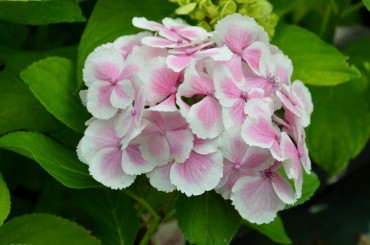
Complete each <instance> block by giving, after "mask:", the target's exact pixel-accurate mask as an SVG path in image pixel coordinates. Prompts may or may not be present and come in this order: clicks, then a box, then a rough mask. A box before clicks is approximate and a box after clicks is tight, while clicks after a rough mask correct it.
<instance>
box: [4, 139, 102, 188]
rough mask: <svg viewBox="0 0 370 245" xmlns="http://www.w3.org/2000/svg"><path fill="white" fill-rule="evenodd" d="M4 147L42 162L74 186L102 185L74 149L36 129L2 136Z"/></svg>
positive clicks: (60, 179) (68, 184) (57, 177)
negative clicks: (96, 180)
mask: <svg viewBox="0 0 370 245" xmlns="http://www.w3.org/2000/svg"><path fill="white" fill-rule="evenodd" d="M0 147H1V148H4V149H8V150H11V151H14V152H17V153H19V154H21V155H24V156H26V157H29V158H31V159H33V160H35V161H36V162H38V163H39V164H40V165H41V166H42V167H43V168H44V169H45V170H46V171H47V172H48V173H49V174H50V175H52V176H53V177H54V178H55V179H57V180H58V181H59V182H61V183H62V184H63V185H65V186H67V187H70V188H78V189H80V188H89V187H98V186H99V184H98V183H97V182H95V181H94V180H93V179H92V177H91V176H90V175H89V173H88V170H87V166H86V165H85V164H83V163H81V162H80V161H79V160H78V159H77V155H76V153H75V152H74V151H72V150H70V149H68V148H67V147H65V146H63V145H61V144H60V143H58V142H56V141H54V140H53V139H51V138H49V137H47V136H45V135H43V134H40V133H36V132H15V133H10V134H7V135H5V136H3V137H1V138H0Z"/></svg>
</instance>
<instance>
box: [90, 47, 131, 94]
mask: <svg viewBox="0 0 370 245" xmlns="http://www.w3.org/2000/svg"><path fill="white" fill-rule="evenodd" d="M123 66H124V59H123V57H122V55H121V54H120V53H119V52H118V51H116V50H115V49H114V47H113V44H111V43H109V44H104V45H102V46H99V47H98V48H96V49H95V50H94V51H93V52H92V53H90V55H89V56H88V57H87V58H86V61H85V66H84V69H83V80H84V81H85V84H86V86H87V87H90V86H91V85H92V83H94V82H96V81H106V82H113V81H116V80H117V78H118V77H119V75H120V73H121V70H122V67H123Z"/></svg>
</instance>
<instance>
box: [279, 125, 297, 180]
mask: <svg viewBox="0 0 370 245" xmlns="http://www.w3.org/2000/svg"><path fill="white" fill-rule="evenodd" d="M280 146H281V154H282V156H283V158H285V159H286V160H285V161H284V168H285V171H286V173H287V175H288V177H289V178H293V179H297V178H298V172H299V169H300V168H301V161H300V159H299V156H298V151H297V148H296V147H295V145H294V144H293V142H292V140H291V139H290V138H289V136H288V135H287V134H286V133H285V132H282V133H281V145H280Z"/></svg>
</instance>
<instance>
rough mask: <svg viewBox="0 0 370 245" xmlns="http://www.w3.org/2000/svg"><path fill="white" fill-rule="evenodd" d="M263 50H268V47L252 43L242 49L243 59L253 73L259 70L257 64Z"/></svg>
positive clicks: (261, 43)
mask: <svg viewBox="0 0 370 245" xmlns="http://www.w3.org/2000/svg"><path fill="white" fill-rule="evenodd" d="M264 50H268V46H267V45H266V44H265V43H263V42H254V43H252V44H251V45H250V46H249V47H248V48H246V49H244V51H243V59H244V60H245V61H246V62H247V63H248V65H249V67H250V68H251V69H252V70H253V71H258V70H259V63H260V59H261V56H262V53H263V52H264Z"/></svg>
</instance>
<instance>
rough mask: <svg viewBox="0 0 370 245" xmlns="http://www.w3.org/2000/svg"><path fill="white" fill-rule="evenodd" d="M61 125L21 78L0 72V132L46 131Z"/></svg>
mask: <svg viewBox="0 0 370 245" xmlns="http://www.w3.org/2000/svg"><path fill="white" fill-rule="evenodd" d="M61 126H62V125H61V124H60V123H59V122H58V121H57V120H55V118H54V117H53V116H52V115H50V113H48V112H47V111H46V110H45V108H44V107H43V106H42V105H41V104H40V102H39V101H38V100H37V99H36V98H35V97H34V96H33V94H32V93H31V91H29V89H28V88H27V86H26V85H25V84H24V83H23V82H22V81H21V79H19V78H17V77H16V76H14V75H12V74H11V73H9V72H0V134H4V133H6V132H10V131H14V130H20V129H22V130H25V129H27V130H34V131H40V132H47V131H51V130H55V129H57V128H60V127H61Z"/></svg>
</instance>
